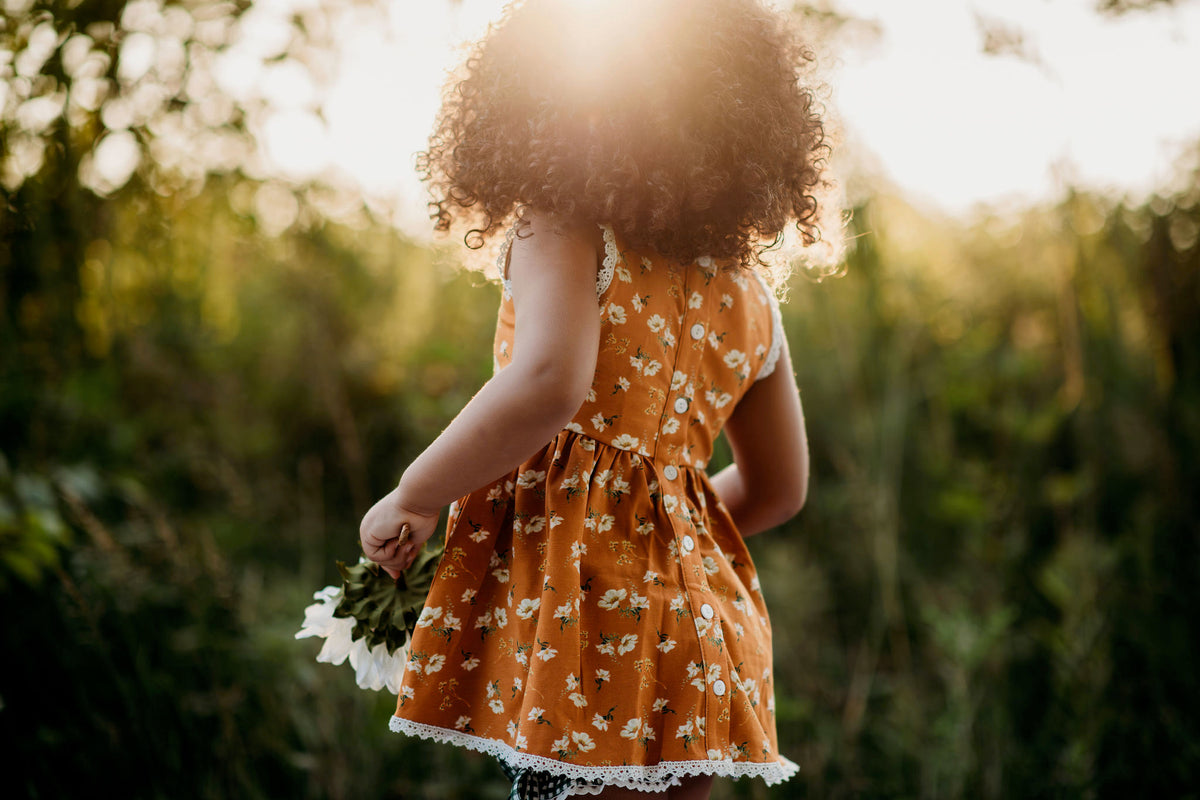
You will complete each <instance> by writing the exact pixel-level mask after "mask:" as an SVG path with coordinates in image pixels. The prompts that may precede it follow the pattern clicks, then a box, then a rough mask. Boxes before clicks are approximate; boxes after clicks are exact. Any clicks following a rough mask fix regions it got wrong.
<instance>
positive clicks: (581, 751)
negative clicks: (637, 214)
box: [393, 229, 795, 786]
mask: <svg viewBox="0 0 1200 800" xmlns="http://www.w3.org/2000/svg"><path fill="white" fill-rule="evenodd" d="M604 238H605V259H604V262H603V266H602V267H601V269H600V271H599V273H600V274H599V276H598V281H597V294H598V304H599V306H600V317H601V329H600V345H599V353H598V356H597V361H596V369H595V377H594V379H593V381H592V386H591V390H590V391H589V393H588V394H587V397H586V400H585V402H584V403H583V405H582V407H581V408H580V409H579V411H578V413H577V414H576V415H575V417H574V418H573V419H572V421H571V422H570V423H568V425H567V426H566V429H565V430H563V431H562V433H560V434H559V435H558V436H557V437H555V439H554V440H553V441H552V442H550V443H549V444H548V445H547V446H546V447H545V448H544V449H543V450H542V451H540V452H538V453H537V454H536V455H534V456H533V457H532V458H531V459H529V460H527V461H526V462H524V463H523V464H521V465H520V466H519V467H518V468H517V469H515V470H513V471H512V472H511V473H510V474H508V475H505V476H504V477H502V478H500V479H499V480H497V481H496V482H495V483H493V484H491V485H490V486H487V487H484V488H482V489H480V490H479V491H477V492H473V493H471V494H470V495H468V496H467V497H466V498H464V499H463V500H462V501H461V502H460V503H459V504H458V505H457V507H456V508H455V510H454V513H453V514H452V516H451V520H450V531H449V535H448V539H447V543H446V554H445V556H444V557H443V566H442V570H441V574H440V575H439V577H438V579H437V580H436V581H435V583H434V589H433V591H432V593H431V594H430V597H429V600H428V601H427V603H426V609H425V612H424V614H423V615H422V618H421V622H420V623H419V628H418V632H417V636H416V638H415V640H414V642H413V646H412V648H411V652H412V656H411V660H410V668H409V673H408V675H407V676H406V680H405V686H404V690H403V692H402V695H401V698H400V702H399V709H398V711H397V717H396V718H395V719H394V721H393V728H394V729H396V730H401V731H405V732H408V733H417V734H427V735H433V736H435V738H440V739H449V740H452V741H456V742H457V743H460V744H464V745H466V746H469V747H474V748H476V749H479V750H483V751H485V752H490V753H493V754H495V755H497V756H499V757H500V758H501V759H502V760H503V761H505V762H507V763H508V764H509V765H510V766H515V767H518V768H530V769H538V770H544V769H546V767H547V763H546V760H547V759H553V760H554V761H555V762H558V763H555V764H554V771H555V772H560V773H563V774H566V775H568V776H575V777H580V778H588V779H596V778H608V779H613V778H620V779H623V780H625V781H631V782H635V783H640V782H648V784H649V785H651V786H653V785H658V784H659V782H666V781H668V780H669V779H670V778H671V776H680V777H682V776H683V775H684V774H685V773H686V770H687V769H688V768H687V766H686V765H688V764H692V765H693V766H694V765H695V764H696V762H699V763H702V764H704V765H705V768H704V769H703V770H694V771H695V772H699V771H703V772H705V773H709V774H721V775H747V774H749V775H760V776H762V777H765V778H766V779H767V780H768V781H769V782H772V783H773V782H775V781H777V780H781V779H783V778H786V777H787V776H788V775H790V774H791V772H792V771H794V769H795V767H794V765H792V764H791V763H790V762H789V761H787V760H786V759H784V758H782V757H781V756H780V755H779V754H778V751H777V749H776V741H775V724H774V703H773V699H772V691H773V687H772V664H771V634H770V627H769V624H768V621H767V616H766V606H765V604H764V602H763V598H762V595H761V593H760V591H759V586H758V579H757V577H756V576H755V571H754V565H753V563H752V562H751V559H750V556H749V554H748V552H747V550H746V546H745V544H744V542H743V540H742V537H741V535H740V534H739V532H738V529H737V528H736V526H735V525H734V523H733V521H732V519H731V518H730V515H729V513H728V511H727V510H726V509H725V507H724V506H723V504H722V503H721V501H720V500H719V499H718V497H717V495H716V494H715V493H714V491H713V489H712V486H711V484H710V482H709V479H708V477H707V475H706V474H705V472H704V468H705V466H706V464H707V462H708V459H709V456H710V455H711V453H712V444H713V441H714V439H715V438H716V436H717V434H718V433H719V432H720V430H721V428H722V426H723V424H724V422H725V421H726V419H727V418H728V417H729V415H730V414H731V413H732V412H733V410H734V409H735V408H736V407H737V404H738V402H739V400H740V399H741V398H742V396H743V395H744V394H745V392H746V391H747V390H748V389H750V387H751V386H752V385H753V384H754V382H755V381H756V380H757V379H759V378H764V377H766V376H767V375H769V374H770V373H771V372H772V371H773V369H774V367H775V360H776V358H777V357H778V354H779V351H780V347H781V345H782V339H781V335H782V330H781V328H780V327H779V325H778V308H777V306H776V305H775V303H774V299H773V297H772V296H771V295H770V293H769V291H768V290H767V289H766V287H765V286H764V285H763V284H762V283H761V282H760V281H759V280H758V279H757V278H756V277H755V274H754V273H753V272H750V271H729V270H720V269H718V268H717V267H716V266H714V265H712V264H711V262H709V261H708V260H707V259H701V261H700V264H698V265H680V264H675V263H671V262H669V261H666V260H664V259H661V258H655V257H648V256H644V255H642V254H636V253H633V252H631V251H626V252H623V253H622V252H621V251H620V243H619V242H617V241H616V237H615V236H614V235H613V234H612V232H611V230H607V229H606V230H605V232H604ZM513 324H514V312H513V304H512V299H511V296H510V295H509V294H508V293H507V292H506V294H505V299H504V301H503V303H502V307H501V314H500V321H499V325H498V328H497V334H496V344H495V356H496V361H497V367H498V368H499V369H503V368H504V367H505V366H506V365H507V364H508V362H509V361H510V359H511V358H512V356H513V352H512V347H513ZM433 729H441V730H436V731H435V730H433Z"/></svg>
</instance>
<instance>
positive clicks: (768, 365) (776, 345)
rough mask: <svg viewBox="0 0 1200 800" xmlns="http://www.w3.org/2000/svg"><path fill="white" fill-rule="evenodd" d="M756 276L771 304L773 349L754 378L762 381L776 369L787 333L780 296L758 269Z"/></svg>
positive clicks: (769, 351) (768, 352)
mask: <svg viewBox="0 0 1200 800" xmlns="http://www.w3.org/2000/svg"><path fill="white" fill-rule="evenodd" d="M754 277H755V278H758V283H759V285H761V286H762V290H763V291H764V292H765V293H766V295H767V303H768V304H769V305H770V306H771V349H770V350H768V351H767V357H766V360H764V361H763V365H762V368H761V369H760V370H759V371H758V375H756V376H755V378H754V380H756V381H761V380H762V379H763V378H765V377H767V376H768V375H770V374H771V373H772V372H774V371H775V364H776V362H777V361H779V354H780V353H781V352H783V337H784V336H786V335H787V334H785V333H784V331H783V314H782V313H781V312H780V310H779V298H777V297H776V296H775V293H774V292H773V291H771V287H770V286H768V285H767V282H766V281H765V280H764V279H763V276H762V275H761V274H759V272H758V271H757V270H755V271H754Z"/></svg>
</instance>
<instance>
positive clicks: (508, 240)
mask: <svg viewBox="0 0 1200 800" xmlns="http://www.w3.org/2000/svg"><path fill="white" fill-rule="evenodd" d="M600 230H602V231H603V232H604V262H603V263H602V264H601V265H600V270H599V271H598V272H597V273H596V299H599V298H600V295H602V294H604V293H605V292H606V291H608V287H609V286H611V285H612V279H613V275H615V274H616V272H617V262H618V261H620V260H621V254H620V253H619V252H617V239H616V236H615V234H613V230H612V228H610V227H609V226H607V225H601V226H600ZM516 234H517V225H516V224H515V223H514V224H513V226H512V227H511V228H509V229H508V230H507V231H506V232H505V234H504V243H503V244H501V245H500V255H498V256H496V273H497V274H498V275H499V276H500V282H501V283H502V284H503V285H504V297H505V299H506V300H511V299H512V296H513V294H512V279H511V278H509V277H508V270H506V269H505V268H504V265H505V262H506V261H507V259H508V251H509V250H511V249H512V242H513V238H514V237H515V236H516Z"/></svg>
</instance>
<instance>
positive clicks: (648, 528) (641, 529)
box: [637, 522, 654, 536]
mask: <svg viewBox="0 0 1200 800" xmlns="http://www.w3.org/2000/svg"><path fill="white" fill-rule="evenodd" d="M637 532H638V533H640V534H641V535H642V536H649V535H650V534H652V533H654V523H653V522H643V523H642V524H640V525H638V526H637Z"/></svg>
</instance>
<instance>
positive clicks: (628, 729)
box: [621, 717, 642, 739]
mask: <svg viewBox="0 0 1200 800" xmlns="http://www.w3.org/2000/svg"><path fill="white" fill-rule="evenodd" d="M641 732H642V720H641V719H640V718H638V717H634V718H633V719H631V720H629V721H628V722H626V723H625V727H624V728H622V729H621V738H623V739H636V738H637V737H638V734H639V733H641Z"/></svg>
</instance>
